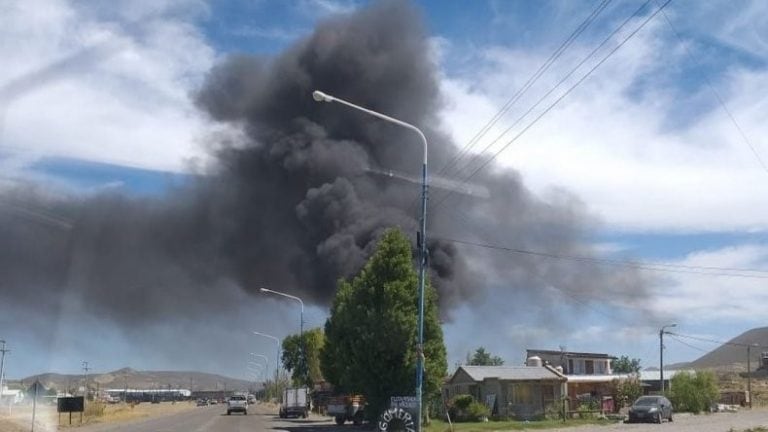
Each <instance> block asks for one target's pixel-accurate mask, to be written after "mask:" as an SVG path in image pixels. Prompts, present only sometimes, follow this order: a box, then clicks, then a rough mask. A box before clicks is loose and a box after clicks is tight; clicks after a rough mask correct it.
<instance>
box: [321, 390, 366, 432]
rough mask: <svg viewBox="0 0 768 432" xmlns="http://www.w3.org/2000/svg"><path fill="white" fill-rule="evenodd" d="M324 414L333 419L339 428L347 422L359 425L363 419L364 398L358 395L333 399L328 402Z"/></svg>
mask: <svg viewBox="0 0 768 432" xmlns="http://www.w3.org/2000/svg"><path fill="white" fill-rule="evenodd" d="M325 412H326V414H328V415H329V416H331V417H333V418H334V420H336V424H337V425H339V426H341V425H343V424H344V422H347V421H351V422H352V423H354V424H355V425H360V424H362V423H363V419H364V418H365V398H364V397H363V396H360V395H346V396H336V397H333V398H331V399H329V400H328V405H327V407H326V411H325Z"/></svg>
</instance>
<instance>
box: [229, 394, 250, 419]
mask: <svg viewBox="0 0 768 432" xmlns="http://www.w3.org/2000/svg"><path fill="white" fill-rule="evenodd" d="M233 412H241V413H243V415H248V400H247V399H246V398H245V396H243V395H234V396H232V397H230V398H229V400H228V401H227V415H231V414H232V413H233Z"/></svg>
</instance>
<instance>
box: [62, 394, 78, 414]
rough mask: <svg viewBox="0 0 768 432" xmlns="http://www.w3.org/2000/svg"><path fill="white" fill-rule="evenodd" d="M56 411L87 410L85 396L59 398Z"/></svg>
mask: <svg viewBox="0 0 768 432" xmlns="http://www.w3.org/2000/svg"><path fill="white" fill-rule="evenodd" d="M56 411H57V412H60V413H68V412H83V411H85V398H84V397H83V396H75V397H60V398H58V401H57V405H56Z"/></svg>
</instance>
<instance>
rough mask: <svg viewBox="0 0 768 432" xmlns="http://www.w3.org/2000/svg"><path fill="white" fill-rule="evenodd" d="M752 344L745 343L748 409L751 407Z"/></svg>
mask: <svg viewBox="0 0 768 432" xmlns="http://www.w3.org/2000/svg"><path fill="white" fill-rule="evenodd" d="M751 357H752V345H747V397H748V398H749V409H752V362H751V359H750V358H751Z"/></svg>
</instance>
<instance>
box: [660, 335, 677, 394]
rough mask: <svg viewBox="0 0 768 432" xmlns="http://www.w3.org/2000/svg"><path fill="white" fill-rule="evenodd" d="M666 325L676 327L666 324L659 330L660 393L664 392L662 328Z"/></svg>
mask: <svg viewBox="0 0 768 432" xmlns="http://www.w3.org/2000/svg"><path fill="white" fill-rule="evenodd" d="M667 327H677V324H667V325H665V326H662V327H661V329H660V330H659V388H660V389H661V394H662V395H663V394H664V333H666V332H665V331H664V329H666V328H667Z"/></svg>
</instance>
